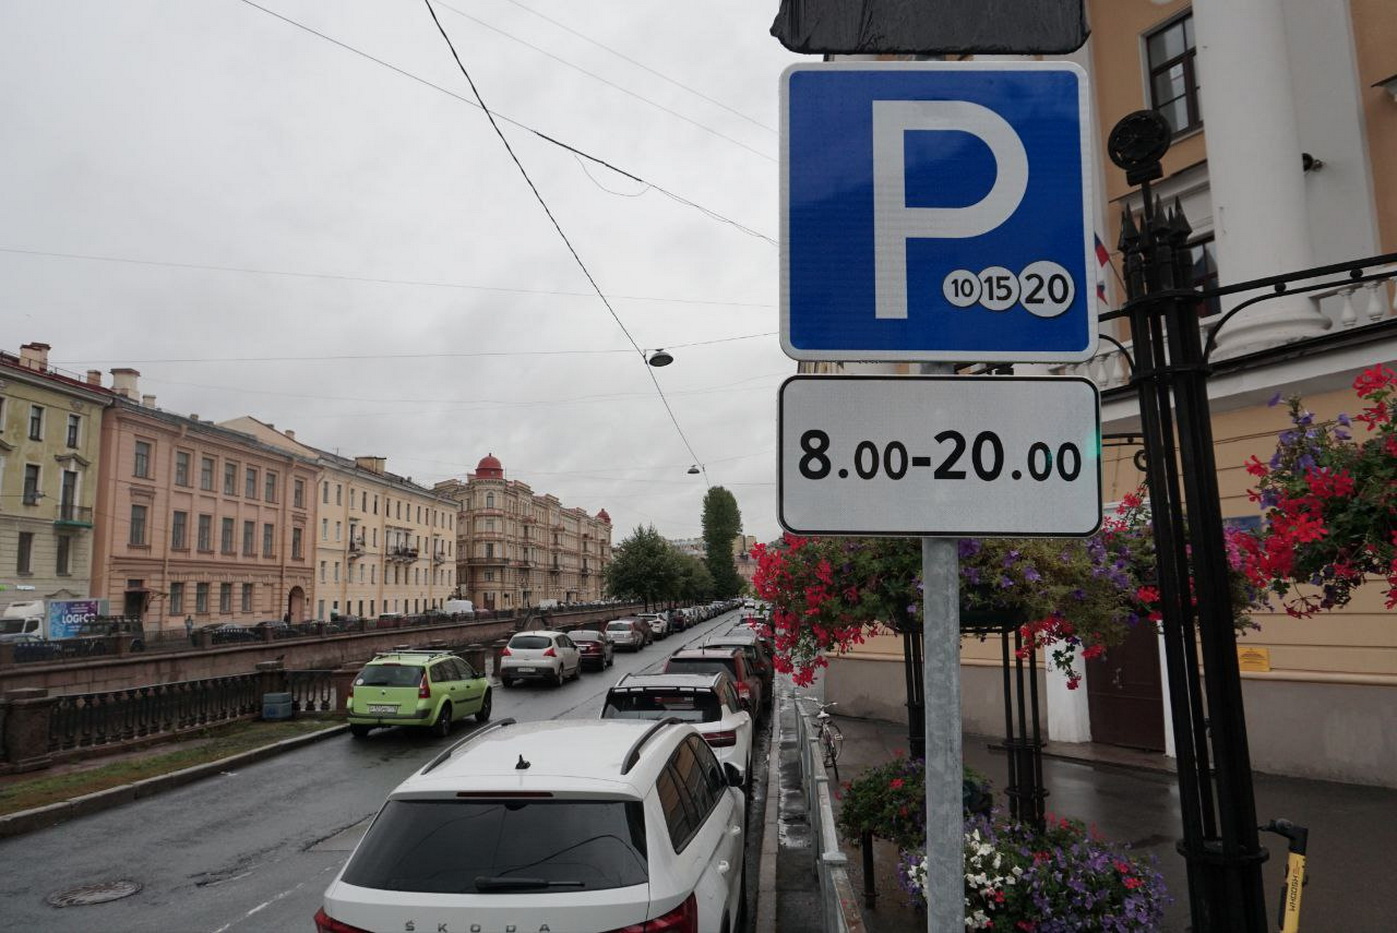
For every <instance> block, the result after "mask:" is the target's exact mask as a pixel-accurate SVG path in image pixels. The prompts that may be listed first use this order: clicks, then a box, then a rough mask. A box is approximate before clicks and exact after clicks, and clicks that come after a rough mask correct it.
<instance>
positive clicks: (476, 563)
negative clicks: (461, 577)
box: [466, 557, 509, 567]
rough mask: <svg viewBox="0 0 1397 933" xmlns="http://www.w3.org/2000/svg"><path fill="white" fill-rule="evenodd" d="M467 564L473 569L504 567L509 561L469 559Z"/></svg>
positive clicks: (495, 558)
mask: <svg viewBox="0 0 1397 933" xmlns="http://www.w3.org/2000/svg"><path fill="white" fill-rule="evenodd" d="M466 563H467V564H469V565H470V566H472V567H504V566H506V565H507V564H508V563H509V561H507V560H505V559H504V558H503V557H467V558H466Z"/></svg>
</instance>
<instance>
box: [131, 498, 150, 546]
mask: <svg viewBox="0 0 1397 933" xmlns="http://www.w3.org/2000/svg"><path fill="white" fill-rule="evenodd" d="M127 543H128V544H131V545H135V546H137V547H143V546H144V545H145V543H146V507H145V506H143V505H133V506H131V537H130V538H129V539H128V540H127Z"/></svg>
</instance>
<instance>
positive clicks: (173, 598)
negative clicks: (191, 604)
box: [170, 583, 184, 616]
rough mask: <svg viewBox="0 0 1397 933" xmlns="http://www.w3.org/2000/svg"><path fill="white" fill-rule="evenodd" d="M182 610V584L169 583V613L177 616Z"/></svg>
mask: <svg viewBox="0 0 1397 933" xmlns="http://www.w3.org/2000/svg"><path fill="white" fill-rule="evenodd" d="M183 611H184V584H183V583H171V584H170V615H172V616H177V615H179V614H180V613H181V612H183Z"/></svg>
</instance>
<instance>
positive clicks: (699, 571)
mask: <svg viewBox="0 0 1397 933" xmlns="http://www.w3.org/2000/svg"><path fill="white" fill-rule="evenodd" d="M676 557H677V559H678V561H679V573H678V582H677V584H676V588H675V593H674V598H676V599H678V600H679V601H680V602H684V603H688V604H690V605H694V604H697V603H705V602H708V601H709V600H710V599H712V598H713V575H712V574H711V573H709V572H708V564H706V563H705V562H704V561H703V560H702V559H701V558H698V557H695V556H693V555H692V554H678V555H676Z"/></svg>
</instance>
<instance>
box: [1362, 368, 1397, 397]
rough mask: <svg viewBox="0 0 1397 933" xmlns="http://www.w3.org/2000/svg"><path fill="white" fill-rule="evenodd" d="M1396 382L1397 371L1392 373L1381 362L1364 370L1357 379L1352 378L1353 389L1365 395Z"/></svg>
mask: <svg viewBox="0 0 1397 933" xmlns="http://www.w3.org/2000/svg"><path fill="white" fill-rule="evenodd" d="M1394 383H1397V373H1393V371H1392V370H1390V369H1388V368H1387V367H1386V366H1384V365H1383V364H1381V363H1379V364H1378V365H1376V366H1374V367H1372V368H1371V369H1368V370H1365V371H1364V372H1363V373H1362V374H1361V375H1359V377H1358V378H1357V379H1354V380H1353V391H1354V392H1357V393H1358V394H1359V395H1363V396H1367V395H1372V394H1373V393H1374V392H1378V391H1380V390H1382V389H1384V388H1386V387H1387V386H1390V385H1393V384H1394Z"/></svg>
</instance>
